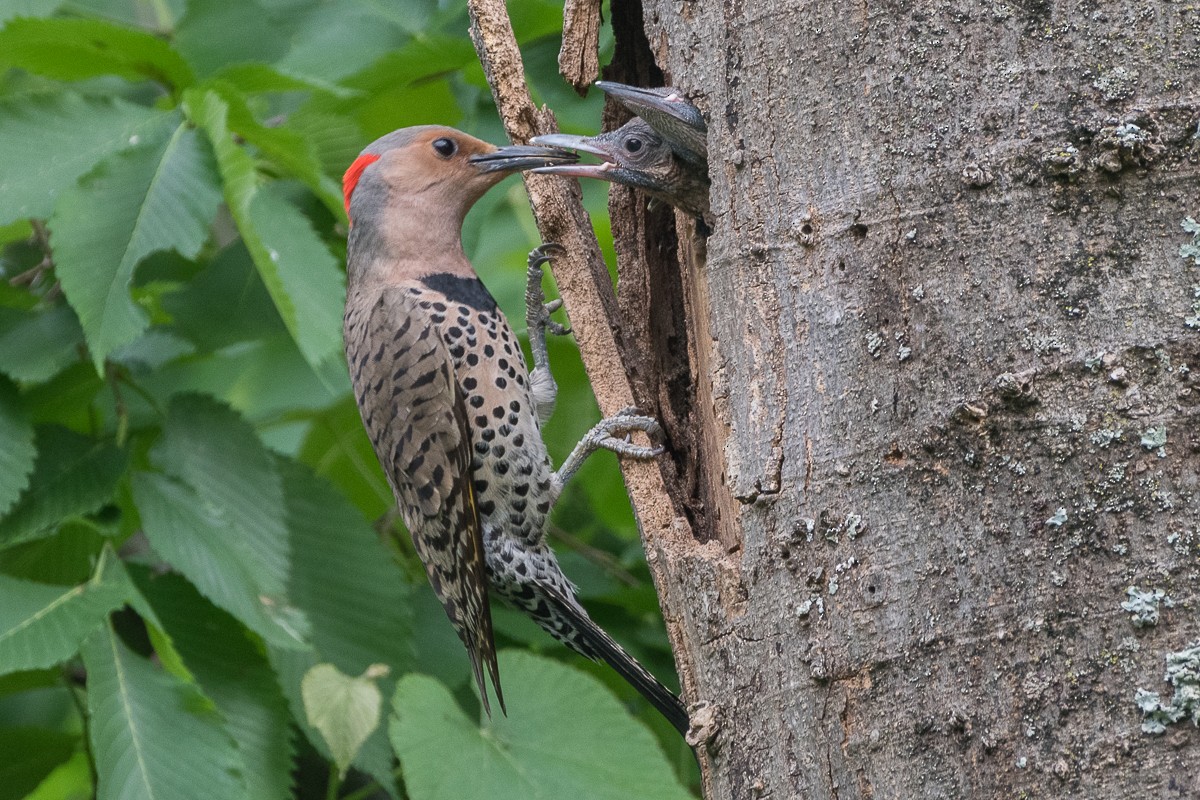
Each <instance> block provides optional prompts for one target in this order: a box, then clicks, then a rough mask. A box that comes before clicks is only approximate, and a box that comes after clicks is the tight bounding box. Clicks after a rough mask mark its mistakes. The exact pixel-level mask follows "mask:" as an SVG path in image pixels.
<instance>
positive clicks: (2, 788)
mask: <svg viewBox="0 0 1200 800" xmlns="http://www.w3.org/2000/svg"><path fill="white" fill-rule="evenodd" d="M77 742H78V737H77V736H76V735H75V734H71V733H64V732H62V731H55V730H47V729H45V728H28V727H20V728H18V727H12V728H0V753H4V758H3V759H2V760H0V798H3V800H9V798H22V797H25V796H26V795H27V794H28V793H29V792H31V791H33V790H34V789H36V788H37V786H38V784H40V783H41V782H42V781H43V779H45V778H46V776H47V775H49V774H50V772H51V771H53V770H54V768H55V767H57V766H58V765H60V764H62V763H63V762H64V761H66V760H67V759H68V758H70V757H71V753H72V752H74V750H75V746H76V744H77Z"/></svg>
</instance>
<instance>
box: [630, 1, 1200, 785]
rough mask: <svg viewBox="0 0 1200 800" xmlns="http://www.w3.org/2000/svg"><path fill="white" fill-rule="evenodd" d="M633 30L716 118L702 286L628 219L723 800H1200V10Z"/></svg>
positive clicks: (863, 18)
mask: <svg viewBox="0 0 1200 800" xmlns="http://www.w3.org/2000/svg"><path fill="white" fill-rule="evenodd" d="M612 5H613V9H612V13H613V17H614V29H615V32H616V35H617V41H618V51H617V57H616V60H615V63H614V65H613V66H612V67H611V68H610V71H609V72H608V73H607V74H606V77H610V78H615V79H617V80H622V79H626V80H628V82H639V81H641V80H652V79H654V78H657V77H659V73H657V71H656V69H657V68H661V69H662V71H663V72H665V73H666V77H667V82H668V83H670V84H672V85H675V86H677V87H679V88H681V89H682V90H683V91H684V93H685V94H687V95H688V96H690V97H692V98H693V99H695V101H696V102H697V104H698V105H699V106H701V107H702V108H703V109H704V110H705V112H706V116H707V119H708V122H709V151H710V154H711V167H710V174H711V177H712V181H713V187H712V207H713V217H714V225H713V231H712V235H711V236H710V237H708V238H707V240H706V239H705V238H704V237H703V236H702V235H700V234H698V233H697V232H696V231H695V229H694V225H693V223H692V222H691V221H690V220H686V219H684V218H683V217H682V216H681V215H680V216H678V217H677V218H676V220H675V221H676V222H677V223H678V226H679V227H678V243H679V247H678V254H679V255H678V263H676V258H677V255H676V240H675V238H673V237H674V234H673V233H672V231H671V223H672V220H671V218H670V216H671V215H670V214H669V213H664V212H662V211H649V212H648V211H646V209H645V207H644V203H642V202H641V201H635V200H634V199H633V198H632V195H630V194H629V193H628V192H622V191H619V190H616V191H614V195H613V196H614V207H613V212H614V223H613V228H614V231H616V232H617V234H618V237H619V242H618V248H619V254H620V255H621V257H622V263H621V269H622V279H621V286H620V289H619V299H620V305H621V311H622V314H621V318H622V319H623V320H624V326H625V327H624V330H623V333H622V335H623V337H624V339H625V342H626V351H627V352H640V353H650V354H651V357H649V358H646V359H644V360H642V361H640V362H638V363H637V364H636V365H635V369H634V371H633V375H632V383H633V386H634V393H635V395H636V396H637V400H638V402H639V404H640V405H642V406H643V407H644V408H647V409H653V410H655V411H656V412H657V413H659V414H660V415H661V416H662V417H663V419H664V422H665V424H666V425H667V428H668V433H669V436H670V441H671V444H672V451H673V456H674V458H673V460H672V461H671V462H669V463H667V464H666V466H665V467H664V479H665V482H666V484H667V488H668V490H669V491H670V493H671V499H672V503H673V506H674V510H675V513H676V514H677V515H678V517H679V518H681V519H685V520H687V524H688V526H690V529H691V531H692V534H693V536H692V540H691V541H680V540H677V539H676V540H672V541H668V542H667V543H666V545H665V546H664V548H665V549H664V550H663V551H662V552H659V553H652V554H651V555H652V563H654V562H655V561H661V568H660V571H659V573H658V574H659V577H660V588H662V590H663V593H664V596H663V604H664V611H665V613H666V615H667V618H668V621H669V622H670V623H671V630H672V632H673V635H674V637H675V643H676V646H677V649H678V653H677V657H678V659H679V664H680V671H681V674H682V676H683V679H684V683H685V686H686V687H687V694H688V699H689V700H690V701H692V702H696V701H703V702H704V703H707V704H708V712H707V714H708V715H709V716H710V717H711V719H712V726H711V728H710V729H709V731H708V733H709V734H711V738H710V739H709V742H708V750H709V752H710V753H711V754H712V761H711V762H710V764H709V766H708V767H707V768H706V776H705V779H706V790H707V794H708V796H709V797H710V798H754V797H771V798H780V799H782V798H808V799H810V800H819V799H823V798H839V800H847V798H903V799H904V800H909V799H910V798H1022V797H1028V798H1054V797H1087V798H1124V797H1126V796H1136V797H1153V798H1175V797H1178V798H1196V797H1200V766H1198V765H1200V731H1197V730H1196V728H1194V727H1193V726H1192V725H1191V724H1188V723H1187V722H1186V721H1184V722H1179V723H1178V724H1174V725H1167V726H1166V728H1165V733H1163V734H1161V735H1151V734H1147V733H1145V732H1143V730H1142V723H1143V715H1142V712H1141V711H1140V710H1139V708H1138V706H1137V705H1135V703H1134V696H1135V691H1136V690H1137V689H1139V688H1144V689H1149V690H1153V691H1156V692H1159V693H1160V694H1161V695H1162V702H1163V703H1169V702H1170V700H1171V695H1172V687H1171V684H1169V683H1167V682H1164V680H1163V674H1164V666H1165V664H1164V658H1165V656H1166V655H1167V654H1168V653H1170V652H1177V653H1178V652H1181V651H1184V650H1185V649H1186V648H1187V647H1188V646H1189V644H1192V643H1195V642H1196V641H1197V640H1198V639H1200V615H1198V614H1197V606H1198V605H1200V478H1198V473H1200V469H1198V467H1200V331H1198V330H1197V328H1198V327H1200V321H1198V320H1200V305H1198V304H1200V268H1198V267H1197V265H1196V263H1195V262H1194V261H1193V260H1192V259H1187V258H1183V257H1181V255H1180V252H1179V251H1180V245H1181V244H1184V243H1187V242H1189V241H1191V236H1190V234H1187V233H1185V232H1184V230H1183V229H1182V228H1181V223H1182V222H1183V220H1184V218H1185V217H1187V216H1189V215H1190V216H1197V215H1198V212H1200V190H1198V189H1197V187H1198V186H1200V168H1198V167H1197V161H1198V156H1200V139H1197V120H1198V115H1197V109H1198V107H1200V96H1198V94H1197V93H1198V92H1200V83H1197V80H1198V77H1197V71H1196V69H1197V68H1196V64H1197V63H1198V62H1197V58H1198V56H1200V11H1198V10H1197V9H1196V8H1195V7H1194V6H1191V5H1185V4H1183V3H1178V2H1166V1H1165V0H1134V1H1133V2H1126V3H1116V2H1087V3H1077V2H1071V3H1068V2H1039V1H1037V0H1018V1H1017V2H1013V3H1010V4H1007V5H1005V4H996V5H993V4H982V5H981V4H979V3H969V2H965V0H948V1H945V2H929V3H912V2H892V3H886V4H874V5H872V6H870V7H868V6H867V5H866V4H857V5H845V4H840V3H833V2H814V3H793V2H780V0H770V1H769V2H768V1H765V0H760V1H759V2H748V1H747V0H741V1H739V0H733V2H715V1H714V0H696V1H695V2H684V3H681V2H679V0H644V1H643V3H642V11H644V20H642V22H643V23H644V34H645V39H643V38H642V33H643V25H639V24H632V25H631V24H629V21H630V20H634V21H635V23H636V22H638V20H637V14H638V13H640V12H639V9H638V8H637V7H636V6H637V3H636V0H630V1H629V2H626V1H623V0H613V4H612ZM631 5H632V7H631ZM651 58H652V60H653V62H656V64H657V68H656V66H655V63H649V62H650V60H651ZM705 251H707V252H705ZM1131 586H1133V587H1137V593H1135V595H1130V596H1127V593H1126V592H1127V588H1128V587H1131ZM1157 589H1161V590H1163V591H1165V593H1166V597H1167V598H1169V599H1170V600H1173V601H1174V606H1173V607H1169V606H1168V602H1167V600H1166V599H1161V598H1156V596H1155V594H1154V590H1157ZM1131 591H1132V590H1131ZM1127 600H1130V601H1131V602H1130V606H1131V607H1132V608H1134V611H1133V612H1131V611H1129V610H1124V609H1123V608H1122V602H1123V601H1127ZM1156 604H1157V609H1158V612H1160V613H1159V614H1158V616H1157V624H1154V622H1153V619H1154V618H1155V617H1156V615H1155V613H1154V607H1155V606H1156ZM1135 618H1136V622H1137V623H1139V624H1135ZM1198 660H1200V659H1198ZM1196 667H1197V668H1198V669H1200V664H1197V665H1196ZM1197 713H1198V714H1200V711H1197ZM699 716H704V714H703V713H702V714H701V715H699Z"/></svg>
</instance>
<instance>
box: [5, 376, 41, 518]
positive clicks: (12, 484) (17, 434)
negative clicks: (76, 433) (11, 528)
mask: <svg viewBox="0 0 1200 800" xmlns="http://www.w3.org/2000/svg"><path fill="white" fill-rule="evenodd" d="M36 454H37V450H36V448H34V445H33V426H32V425H30V424H29V415H28V414H26V413H25V409H24V408H23V407H22V406H21V399H20V396H19V395H18V394H17V387H16V386H14V385H13V383H12V382H11V381H9V380H8V379H6V378H4V377H3V376H0V518H3V516H4V514H5V513H6V512H7V511H8V510H9V509H10V508H12V506H13V503H15V502H17V498H18V497H19V496H20V495H21V492H23V491H24V490H25V487H26V486H28V485H29V474H30V473H31V472H33V461H34V456H35V455H36Z"/></svg>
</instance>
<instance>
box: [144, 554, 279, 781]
mask: <svg viewBox="0 0 1200 800" xmlns="http://www.w3.org/2000/svg"><path fill="white" fill-rule="evenodd" d="M138 585H139V587H140V588H141V589H142V592H143V594H144V595H145V596H146V598H147V599H148V600H149V602H150V604H151V605H152V606H153V607H154V609H155V611H156V612H157V613H158V617H159V619H160V620H161V624H162V626H163V630H164V631H165V632H166V634H167V635H169V637H170V641H171V645H172V647H173V649H174V652H175V653H176V654H177V655H178V657H180V658H181V659H182V662H183V664H184V665H185V667H186V669H187V671H188V673H189V674H190V675H191V676H192V678H193V679H194V680H195V682H196V683H197V684H198V685H199V686H200V688H201V689H202V690H203V691H204V694H205V695H206V696H207V697H209V698H210V699H211V700H212V701H213V703H214V704H215V705H216V707H217V710H218V711H220V713H221V716H222V717H223V718H224V720H225V728H226V730H228V731H229V733H230V735H232V736H233V738H234V740H235V741H236V742H237V745H238V752H239V753H240V755H241V757H242V760H243V769H242V774H243V775H244V776H245V778H246V783H247V786H248V787H249V790H250V796H251V797H253V798H255V800H285V798H290V797H291V796H292V795H291V783H292V776H291V773H292V768H293V760H294V758H295V753H294V750H295V748H294V747H293V744H292V734H291V731H290V726H291V715H290V714H289V713H288V707H287V701H286V700H285V699H284V697H283V695H282V694H281V693H280V690H279V684H278V681H277V680H276V678H275V673H274V672H273V671H272V670H271V666H270V664H268V663H267V660H266V658H265V657H264V656H263V653H262V650H261V648H260V647H259V646H258V645H257V644H256V643H255V642H253V641H251V638H250V637H249V635H248V634H247V633H246V630H245V628H243V627H242V626H241V625H240V624H239V623H238V622H237V620H235V619H234V618H233V617H231V616H229V615H228V614H226V613H225V612H223V611H220V610H218V609H216V608H214V607H213V606H212V604H210V603H209V602H208V601H207V600H205V599H204V598H203V597H201V596H200V594H199V593H198V592H197V591H196V589H195V588H194V587H193V586H191V585H190V584H189V583H188V582H187V581H185V580H184V579H183V578H182V577H180V576H179V575H174V574H166V575H152V574H149V573H145V574H143V575H142V576H139V578H138ZM156 649H157V648H156ZM160 656H161V652H160Z"/></svg>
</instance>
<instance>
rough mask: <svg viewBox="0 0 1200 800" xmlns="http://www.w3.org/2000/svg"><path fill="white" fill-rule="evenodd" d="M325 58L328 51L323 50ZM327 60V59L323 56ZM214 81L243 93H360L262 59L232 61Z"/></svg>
mask: <svg viewBox="0 0 1200 800" xmlns="http://www.w3.org/2000/svg"><path fill="white" fill-rule="evenodd" d="M330 10H331V11H333V12H336V13H338V14H344V12H345V8H340V9H339V8H334V7H330ZM323 56H324V57H325V58H326V59H328V57H329V51H326V52H325V53H323ZM326 63H328V60H326ZM212 81H213V82H226V83H229V84H231V85H232V86H234V87H235V88H236V89H237V90H238V91H240V92H244V93H246V94H260V93H265V92H318V93H321V94H328V95H332V96H333V97H337V98H340V99H346V98H351V97H355V96H357V95H358V94H359V93H358V92H356V91H354V90H353V89H347V88H346V87H344V86H339V85H338V84H336V83H330V82H329V81H327V80H321V79H320V78H317V77H313V76H311V75H302V74H299V73H295V72H290V71H288V70H286V69H280V68H279V67H278V66H271V65H270V64H261V63H245V64H234V65H232V66H228V67H225V68H224V69H222V70H220V71H218V72H217V73H216V74H215V75H213V76H212Z"/></svg>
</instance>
